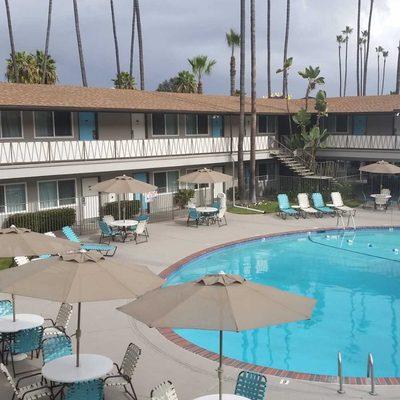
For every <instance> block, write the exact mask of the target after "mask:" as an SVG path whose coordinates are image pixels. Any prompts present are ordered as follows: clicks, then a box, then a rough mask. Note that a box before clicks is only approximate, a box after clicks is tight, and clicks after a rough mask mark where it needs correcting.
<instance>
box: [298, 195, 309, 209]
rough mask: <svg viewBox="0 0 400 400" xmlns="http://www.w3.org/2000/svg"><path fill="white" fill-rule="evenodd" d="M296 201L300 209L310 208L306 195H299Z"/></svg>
mask: <svg viewBox="0 0 400 400" xmlns="http://www.w3.org/2000/svg"><path fill="white" fill-rule="evenodd" d="M297 200H298V202H299V206H300V207H301V208H310V200H309V199H308V195H307V193H299V194H298V195H297Z"/></svg>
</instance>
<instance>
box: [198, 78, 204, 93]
mask: <svg viewBox="0 0 400 400" xmlns="http://www.w3.org/2000/svg"><path fill="white" fill-rule="evenodd" d="M197 94H203V81H202V78H201V76H199V79H198V80H197Z"/></svg>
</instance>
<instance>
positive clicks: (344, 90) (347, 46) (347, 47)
mask: <svg viewBox="0 0 400 400" xmlns="http://www.w3.org/2000/svg"><path fill="white" fill-rule="evenodd" d="M348 51H349V38H348V37H347V38H346V54H345V61H344V84H343V97H346V86H347V58H348Z"/></svg>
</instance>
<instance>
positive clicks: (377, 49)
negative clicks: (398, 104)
mask: <svg viewBox="0 0 400 400" xmlns="http://www.w3.org/2000/svg"><path fill="white" fill-rule="evenodd" d="M375 51H376V54H377V57H378V80H377V89H376V94H377V95H378V96H379V93H380V89H381V81H380V77H381V66H380V59H381V53H382V52H383V51H384V49H383V47H382V46H378V47H375Z"/></svg>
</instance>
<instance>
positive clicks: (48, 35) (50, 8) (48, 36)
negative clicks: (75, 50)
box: [42, 0, 53, 84]
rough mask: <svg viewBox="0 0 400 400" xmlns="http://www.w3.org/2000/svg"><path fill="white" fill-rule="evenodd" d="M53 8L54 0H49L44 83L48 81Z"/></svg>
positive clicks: (43, 66)
mask: <svg viewBox="0 0 400 400" xmlns="http://www.w3.org/2000/svg"><path fill="white" fill-rule="evenodd" d="M52 9H53V0H49V10H48V13H47V30H46V42H45V45H44V59H43V65H42V74H43V75H42V83H43V84H44V83H46V72H47V57H48V55H49V42H50V29H51V12H52Z"/></svg>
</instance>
